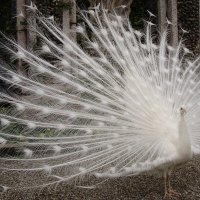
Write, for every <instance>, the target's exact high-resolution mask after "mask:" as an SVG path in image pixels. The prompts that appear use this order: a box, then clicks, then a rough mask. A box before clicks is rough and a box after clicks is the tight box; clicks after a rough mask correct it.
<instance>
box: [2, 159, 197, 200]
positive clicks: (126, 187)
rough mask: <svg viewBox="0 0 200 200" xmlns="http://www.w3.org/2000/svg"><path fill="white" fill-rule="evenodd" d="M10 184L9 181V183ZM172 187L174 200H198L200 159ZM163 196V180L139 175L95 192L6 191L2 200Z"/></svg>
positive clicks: (153, 199) (62, 188)
mask: <svg viewBox="0 0 200 200" xmlns="http://www.w3.org/2000/svg"><path fill="white" fill-rule="evenodd" d="M11 181H12V179H11ZM172 186H173V188H174V189H175V190H176V191H177V192H180V193H182V195H181V196H180V197H178V198H177V200H199V199H200V158H199V157H198V158H197V157H196V158H194V159H193V160H192V161H191V162H188V163H187V164H186V165H184V166H182V167H181V168H180V169H178V170H176V171H175V172H174V173H173V176H172ZM163 195H164V187H163V179H162V178H161V177H156V176H152V175H139V176H132V177H126V178H117V179H111V180H109V181H107V182H106V183H104V184H102V185H101V186H99V187H98V188H95V189H83V188H73V187H71V186H69V185H67V184H64V183H63V184H61V185H59V186H57V187H56V188H54V189H52V188H46V189H42V190H40V191H39V190H38V191H34V192H33V191H24V192H19V191H8V192H6V193H2V194H0V199H1V200H161V199H163Z"/></svg>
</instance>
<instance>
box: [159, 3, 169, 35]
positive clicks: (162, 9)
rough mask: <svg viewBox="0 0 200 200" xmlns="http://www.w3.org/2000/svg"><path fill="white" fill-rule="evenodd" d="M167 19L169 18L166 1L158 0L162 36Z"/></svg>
mask: <svg viewBox="0 0 200 200" xmlns="http://www.w3.org/2000/svg"><path fill="white" fill-rule="evenodd" d="M166 17H167V5H166V0H158V26H159V31H160V33H161V34H162V33H163V32H164V30H165V24H166Z"/></svg>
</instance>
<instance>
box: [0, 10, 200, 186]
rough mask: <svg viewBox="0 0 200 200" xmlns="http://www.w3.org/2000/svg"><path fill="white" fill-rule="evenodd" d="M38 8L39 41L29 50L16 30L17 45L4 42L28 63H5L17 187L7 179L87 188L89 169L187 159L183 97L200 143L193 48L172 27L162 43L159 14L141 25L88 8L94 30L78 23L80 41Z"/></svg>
mask: <svg viewBox="0 0 200 200" xmlns="http://www.w3.org/2000/svg"><path fill="white" fill-rule="evenodd" d="M34 12H35V17H36V19H37V20H38V21H39V22H40V26H42V28H38V27H37V29H35V28H34V27H33V29H34V31H35V33H37V35H38V37H39V38H40V40H41V43H42V46H41V48H40V49H37V50H30V49H24V48H22V47H21V46H19V45H17V44H16V43H15V42H13V41H12V40H9V39H8V40H9V42H10V43H11V46H14V48H9V47H6V48H8V49H9V51H10V53H11V54H12V55H13V57H12V58H13V60H18V59H21V60H22V63H23V64H25V63H26V66H28V68H27V71H25V72H23V73H19V72H17V71H16V70H14V69H9V68H8V67H6V66H4V65H3V64H1V66H0V70H1V72H2V73H0V80H2V81H4V82H6V83H7V85H8V91H9V90H11V89H12V91H13V94H10V93H8V91H7V92H5V91H2V92H0V103H1V104H2V105H3V106H2V108H1V112H0V124H1V127H0V128H1V130H0V150H1V152H2V156H1V158H0V160H1V164H0V169H1V170H3V172H4V173H3V176H5V174H8V175H9V174H14V176H19V177H18V178H17V180H19V178H20V177H21V183H20V185H19V186H17V185H16V184H15V185H14V186H13V184H11V185H8V186H3V187H5V188H10V187H14V188H18V189H20V188H21V189H25V188H26V189H28V188H37V187H38V188H40V187H44V186H49V185H52V184H57V183H60V182H63V181H69V182H70V183H71V181H73V180H75V182H76V183H77V181H78V185H80V186H81V187H84V185H82V184H81V183H80V184H79V181H80V182H81V181H82V179H84V178H89V179H92V180H93V181H96V182H98V181H100V182H101V181H102V180H101V179H100V180H99V179H98V178H110V177H118V176H128V175H135V174H138V173H142V172H144V171H149V170H152V169H162V168H163V167H164V166H167V165H169V164H170V163H171V162H174V160H176V159H179V158H178V155H177V153H176V144H175V141H176V137H177V134H178V121H179V115H180V114H179V110H180V107H181V106H182V105H186V106H187V107H188V114H187V123H188V126H189V129H190V137H191V139H192V145H193V149H195V150H194V151H195V152H198V149H199V141H200V138H199V134H198V131H199V121H198V117H199V114H198V113H199V109H200V108H199V106H200V104H199V97H200V96H199V87H200V84H199V83H200V81H199V66H200V62H199V59H197V60H195V61H194V62H191V61H188V62H186V61H185V56H186V55H187V54H188V53H189V51H188V50H187V49H186V48H185V47H184V48H183V47H182V42H181V41H180V43H179V45H178V47H176V48H174V47H171V46H169V44H168V43H167V30H166V32H164V33H163V34H162V35H161V38H160V42H159V43H158V44H156V41H155V40H154V38H153V36H152V35H151V34H152V33H151V32H152V27H153V24H152V23H151V22H147V23H146V29H145V32H144V33H143V32H140V31H137V30H134V29H133V28H132V27H131V25H130V22H129V21H128V19H127V18H123V17H121V16H118V15H117V14H114V15H111V14H109V13H107V12H106V10H102V12H101V14H100V12H99V11H97V10H95V11H94V12H92V14H91V15H90V16H88V14H87V13H81V16H82V18H83V20H84V22H85V24H86V25H87V27H88V29H89V30H90V31H91V32H92V36H91V37H90V36H88V35H87V31H86V28H85V26H81V25H79V26H78V27H77V33H78V34H80V35H81V37H82V38H83V39H84V41H85V43H84V44H83V46H84V45H85V46H86V47H85V48H82V47H80V46H79V45H78V44H77V43H76V42H74V41H73V40H71V39H70V38H69V37H68V36H67V35H65V34H64V33H63V32H62V30H61V29H60V28H59V27H57V26H56V24H55V23H54V22H52V20H51V19H47V18H45V17H43V16H41V14H38V13H37V12H36V9H35V7H34ZM183 65H185V67H183ZM19 93H20V95H19ZM6 105H9V107H8V106H7V108H5V107H6ZM9 147H12V148H13V147H14V149H15V151H16V152H14V154H13V153H10V152H9V151H8V150H7V148H9ZM10 154H11V155H10ZM32 177H34V181H30V180H31V178H32ZM39 177H41V178H39ZM1 180H3V179H1ZM93 181H92V182H93ZM1 182H2V185H4V183H3V181H1ZM83 182H84V181H83ZM96 184H97V185H98V183H96Z"/></svg>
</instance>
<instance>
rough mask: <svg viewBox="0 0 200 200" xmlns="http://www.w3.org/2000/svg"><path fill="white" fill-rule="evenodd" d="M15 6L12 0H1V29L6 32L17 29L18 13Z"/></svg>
mask: <svg viewBox="0 0 200 200" xmlns="http://www.w3.org/2000/svg"><path fill="white" fill-rule="evenodd" d="M14 11H15V9H14V7H13V1H12V0H1V1H0V19H1V20H0V30H1V31H3V32H5V33H10V32H13V33H14V31H15V23H16V18H14V16H15V15H16V13H15V12H14Z"/></svg>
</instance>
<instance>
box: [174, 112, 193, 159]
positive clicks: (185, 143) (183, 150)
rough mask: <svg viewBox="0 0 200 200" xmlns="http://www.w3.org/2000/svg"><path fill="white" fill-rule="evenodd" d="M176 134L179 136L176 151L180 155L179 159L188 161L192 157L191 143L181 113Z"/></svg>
mask: <svg viewBox="0 0 200 200" xmlns="http://www.w3.org/2000/svg"><path fill="white" fill-rule="evenodd" d="M178 132H179V135H178V143H177V144H178V145H177V149H178V152H179V154H180V157H182V158H183V159H190V158H191V157H192V151H191V141H190V137H189V133H188V128H187V123H186V120H185V114H184V113H182V114H181V116H180V121H179V126H178Z"/></svg>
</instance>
